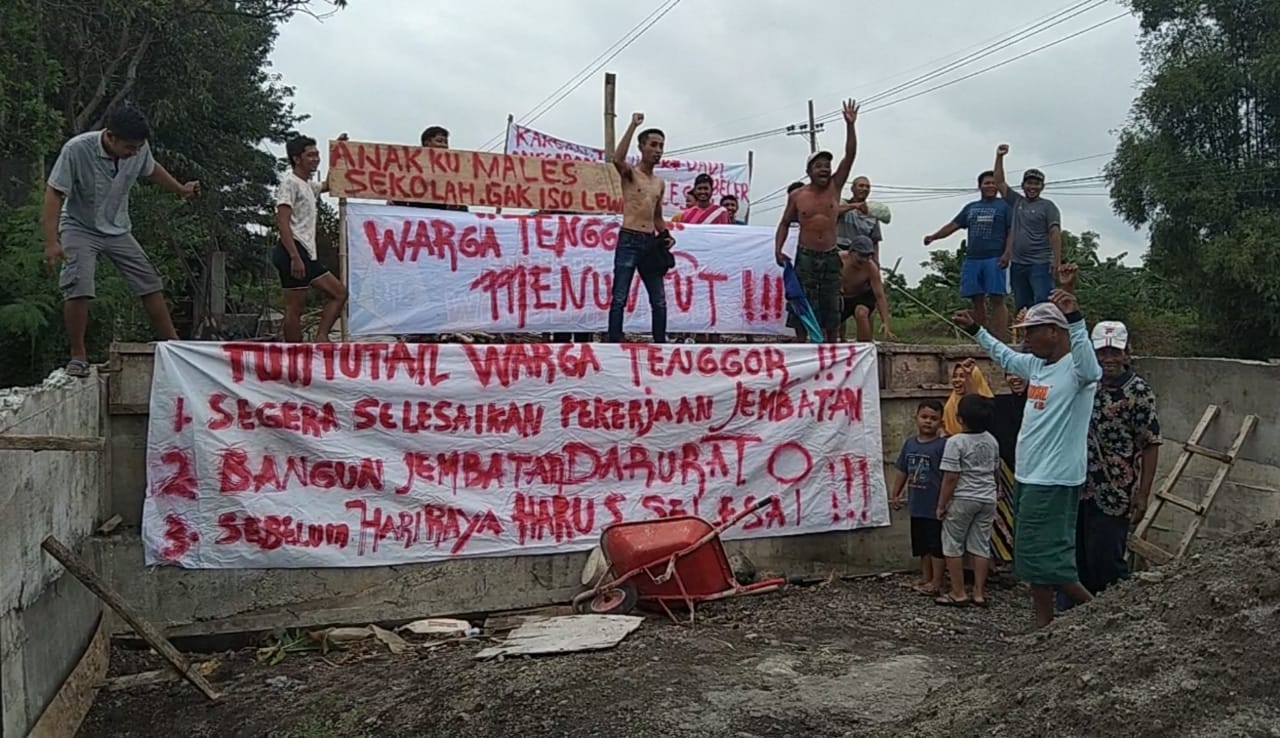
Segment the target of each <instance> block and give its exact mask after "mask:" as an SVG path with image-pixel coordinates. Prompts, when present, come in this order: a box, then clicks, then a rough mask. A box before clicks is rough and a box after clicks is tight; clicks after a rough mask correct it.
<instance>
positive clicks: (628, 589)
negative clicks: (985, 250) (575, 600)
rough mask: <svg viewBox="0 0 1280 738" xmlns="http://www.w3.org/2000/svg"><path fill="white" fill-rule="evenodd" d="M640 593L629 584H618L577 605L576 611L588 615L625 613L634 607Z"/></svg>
mask: <svg viewBox="0 0 1280 738" xmlns="http://www.w3.org/2000/svg"><path fill="white" fill-rule="evenodd" d="M639 601H640V593H639V592H637V591H636V588H635V587H634V586H632V585H630V584H626V583H623V584H619V585H618V586H616V587H610V588H609V589H606V590H603V591H602V592H600V594H598V595H596V596H595V597H592V598H591V599H589V600H585V601H583V602H582V603H581V604H579V605H578V612H580V613H583V614H590V615H626V614H627V613H629V612H631V611H632V610H634V609H635V607H636V603H637V602H639Z"/></svg>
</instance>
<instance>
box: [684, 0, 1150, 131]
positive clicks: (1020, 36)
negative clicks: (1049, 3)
mask: <svg viewBox="0 0 1280 738" xmlns="http://www.w3.org/2000/svg"><path fill="white" fill-rule="evenodd" d="M1085 5H1087V6H1088V7H1082V6H1085ZM1100 5H1101V3H1099V2H1097V1H1096V0H1093V1H1092V2H1087V3H1077V4H1076V5H1074V6H1069V7H1068V8H1066V9H1064V10H1062V11H1059V12H1058V13H1055V14H1054V15H1051V16H1049V17H1048V18H1046V19H1042V20H1040V21H1036V22H1035V23H1033V24H1032V25H1031V26H1029V27H1027V28H1024V29H1021V30H1019V31H1017V32H1014V33H1012V34H1010V35H1009V36H1007V37H1006V38H1005V39H1004V40H1003V41H1002V42H1000V44H998V45H997V46H998V48H996V49H994V50H992V51H988V50H987V48H989V47H984V49H983V50H982V51H980V52H976V53H975V54H970V55H968V56H969V57H972V58H967V57H966V58H967V61H965V60H961V61H963V64H962V66H964V65H967V64H969V63H971V62H973V61H976V60H977V59H980V58H982V57H984V56H989V55H990V54H992V53H994V51H998V50H1002V49H1005V48H1008V47H1010V46H1014V45H1016V44H1018V43H1021V42H1022V41H1024V40H1026V39H1028V38H1031V37H1032V36H1034V35H1036V34H1038V33H1040V32H1041V31H1043V30H1045V29H1047V28H1051V27H1053V26H1055V25H1058V24H1059V23H1062V22H1065V21H1066V20H1070V19H1072V18H1075V17H1077V16H1079V15H1081V14H1083V13H1085V12H1088V11H1090V10H1093V9H1094V8H1096V7H1099V6H1100ZM1062 13H1069V15H1068V16H1067V17H1065V18H1059V16H1060V15H1061V14H1062ZM1128 15H1130V13H1128V12H1125V13H1121V14H1120V15H1117V16H1115V17H1113V18H1109V19H1107V20H1105V21H1103V22H1101V23H1097V24H1094V25H1093V26H1090V27H1088V28H1086V29H1084V30H1082V31H1077V32H1076V33H1073V34H1070V35H1068V36H1064V37H1062V38H1060V39H1057V40H1055V41H1053V42H1051V43H1048V44H1044V45H1042V46H1039V47H1037V48H1035V49H1032V50H1030V51H1028V52H1024V53H1022V54H1019V55H1017V56H1014V57H1011V58H1009V59H1006V60H1004V61H1002V62H999V63H997V64H993V65H990V66H988V67H985V68H983V69H980V70H978V71H976V72H973V73H970V74H968V75H965V76H963V77H959V78H957V79H954V80H951V81H948V82H946V83H943V84H940V85H935V86H933V87H930V88H929V89H927V90H924V91H921V92H917V93H915V94H912V95H908V96H906V97H902V98H899V99H896V100H891V101H889V102H886V103H884V104H881V105H873V106H872V107H870V108H864V109H863V111H862V112H864V113H865V112H872V111H874V110H882V109H884V108H887V107H889V106H891V105H896V104H898V103H900V102H905V101H907V100H910V99H913V98H916V97H919V96H921V95H924V94H927V93H929V92H934V91H937V90H940V89H943V88H944V87H949V86H951V85H953V84H957V83H959V82H963V81H965V80H968V79H972V78H973V77H976V76H978V75H981V74H985V73H987V72H990V71H992V70H995V69H999V68H1000V67H1002V66H1005V65H1007V64H1010V63H1012V62H1014V61H1018V60H1019V59H1024V58H1026V57H1028V56H1030V55H1032V54H1036V53H1039V52H1041V51H1044V50H1045V49H1049V48H1052V47H1054V46H1057V45H1058V44H1061V43H1064V42H1066V41H1069V40H1071V39H1074V38H1076V37H1078V36H1080V35H1083V34H1084V33H1088V32H1090V31H1092V30H1095V29H1097V28H1099V27H1101V26H1104V25H1106V24H1107V23H1111V22H1114V21H1116V20H1119V19H1120V18H1124V17H1126V16H1128ZM1042 26H1043V27H1042ZM989 46H990V45H989ZM952 66H954V63H953V65H952ZM935 76H936V75H932V76H931V75H921V77H920V78H917V80H916V81H914V82H913V84H912V85H911V86H918V85H919V84H923V83H924V82H927V81H928V80H929V79H932V78H934V77H935ZM906 88H907V87H906V86H904V85H898V86H897V88H895V89H898V91H905V89H906ZM886 94H888V93H877V94H875V95H872V96H871V97H870V98H868V99H870V100H880V99H883V98H884V97H885V96H886ZM840 115H841V111H839V110H837V111H834V112H831V113H827V114H825V115H823V116H821V117H819V118H818V119H817V120H818V121H822V122H825V121H829V120H834V119H835V118H837V117H839V116H840ZM785 131H786V126H782V127H778V128H770V129H767V130H763V131H757V132H755V133H748V134H743V135H741V136H735V137H732V138H727V139H722V140H719V141H709V142H707V143H703V144H697V145H694V146H689V147H686V148H683V149H676V150H673V151H671V152H668V153H669V154H671V155H678V154H690V153H694V152H698V151H706V150H710V149H717V148H722V147H724V146H732V145H734V144H739V143H747V142H750V141H756V140H759V139H762V138H769V137H772V136H776V135H778V134H779V133H783V132H785Z"/></svg>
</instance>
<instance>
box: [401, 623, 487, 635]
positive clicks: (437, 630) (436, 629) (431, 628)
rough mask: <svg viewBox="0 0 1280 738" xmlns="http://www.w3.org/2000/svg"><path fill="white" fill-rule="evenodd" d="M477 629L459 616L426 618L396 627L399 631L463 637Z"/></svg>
mask: <svg viewBox="0 0 1280 738" xmlns="http://www.w3.org/2000/svg"><path fill="white" fill-rule="evenodd" d="M475 630H476V629H475V628H473V627H472V626H471V623H468V622H467V621H465V620H458V619H457V618H426V619H424V620H415V621H413V622H412V623H405V624H404V625H401V626H400V627H399V628H396V632H397V633H412V634H413V635H422V636H425V635H432V636H453V637H455V638H461V637H463V636H466V635H467V634H468V633H473V632H474V631H475Z"/></svg>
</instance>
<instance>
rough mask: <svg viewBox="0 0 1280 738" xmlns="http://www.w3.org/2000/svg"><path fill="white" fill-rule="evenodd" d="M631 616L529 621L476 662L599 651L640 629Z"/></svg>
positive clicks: (568, 616)
mask: <svg viewBox="0 0 1280 738" xmlns="http://www.w3.org/2000/svg"><path fill="white" fill-rule="evenodd" d="M643 621H644V618H642V617H637V616H634V615H563V616H561V617H558V618H545V619H536V620H529V621H527V622H525V623H523V624H522V625H520V627H518V628H516V629H515V630H513V631H511V635H509V636H507V639H506V640H505V641H503V642H502V643H500V644H498V645H497V646H491V647H489V648H486V649H485V650H483V651H481V652H480V653H478V654H476V658H477V659H482V660H483V659H492V658H497V657H504V656H534V655H538V654H554V653H574V652H578V651H599V650H602V649H606V648H613V647H614V646H616V645H618V644H619V643H621V642H622V639H623V638H626V637H627V636H628V635H631V633H632V632H633V631H634V630H635V629H636V628H639V627H640V623H641V622H643Z"/></svg>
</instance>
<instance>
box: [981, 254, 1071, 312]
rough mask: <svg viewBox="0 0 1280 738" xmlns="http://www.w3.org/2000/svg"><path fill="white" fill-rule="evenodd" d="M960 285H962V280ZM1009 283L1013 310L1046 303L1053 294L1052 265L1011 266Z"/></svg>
mask: <svg viewBox="0 0 1280 738" xmlns="http://www.w3.org/2000/svg"><path fill="white" fill-rule="evenodd" d="M960 283H961V284H964V279H963V278H961V280H960ZM1009 283H1010V284H1011V285H1012V286H1013V304H1014V310H1021V309H1022V308H1024V307H1031V306H1032V305H1038V304H1040V303H1042V302H1047V301H1048V300H1049V293H1050V292H1053V265H1052V264H1013V265H1011V266H1010V267H1009Z"/></svg>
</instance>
